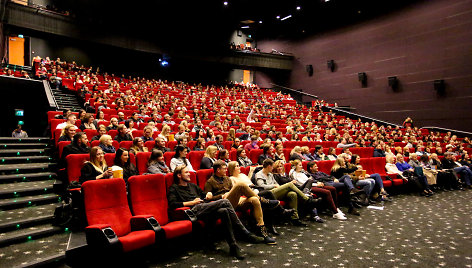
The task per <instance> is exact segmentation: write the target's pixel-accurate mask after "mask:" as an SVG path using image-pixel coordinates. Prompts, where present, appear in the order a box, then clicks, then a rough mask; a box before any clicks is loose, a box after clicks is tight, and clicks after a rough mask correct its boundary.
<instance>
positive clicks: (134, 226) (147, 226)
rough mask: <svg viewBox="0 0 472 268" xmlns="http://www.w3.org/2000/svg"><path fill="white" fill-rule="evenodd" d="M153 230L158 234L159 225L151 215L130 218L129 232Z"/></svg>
mask: <svg viewBox="0 0 472 268" xmlns="http://www.w3.org/2000/svg"><path fill="white" fill-rule="evenodd" d="M141 230H153V231H154V232H159V231H160V230H161V225H160V224H159V222H158V221H157V220H156V219H155V218H154V216H152V215H137V216H133V217H131V231H141Z"/></svg>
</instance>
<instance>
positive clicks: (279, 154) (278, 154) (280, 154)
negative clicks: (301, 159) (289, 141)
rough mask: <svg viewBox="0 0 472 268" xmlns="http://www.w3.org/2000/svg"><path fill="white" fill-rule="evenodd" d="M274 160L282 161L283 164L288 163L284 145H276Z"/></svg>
mask: <svg viewBox="0 0 472 268" xmlns="http://www.w3.org/2000/svg"><path fill="white" fill-rule="evenodd" d="M274 160H275V161H280V162H282V164H285V163H287V161H286V159H285V154H284V147H283V146H282V145H277V146H275V153H274Z"/></svg>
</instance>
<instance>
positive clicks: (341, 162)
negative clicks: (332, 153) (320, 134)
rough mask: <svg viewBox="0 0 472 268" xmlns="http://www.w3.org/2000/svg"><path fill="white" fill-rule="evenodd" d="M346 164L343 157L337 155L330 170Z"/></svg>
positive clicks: (335, 169)
mask: <svg viewBox="0 0 472 268" xmlns="http://www.w3.org/2000/svg"><path fill="white" fill-rule="evenodd" d="M345 165H346V161H344V158H342V157H338V158H336V161H334V164H333V167H331V171H337V170H338V169H339V168H341V167H344V166H345Z"/></svg>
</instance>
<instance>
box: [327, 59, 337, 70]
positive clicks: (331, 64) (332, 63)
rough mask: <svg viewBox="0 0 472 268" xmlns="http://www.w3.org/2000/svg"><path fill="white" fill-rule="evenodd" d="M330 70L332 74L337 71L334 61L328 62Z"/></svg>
mask: <svg viewBox="0 0 472 268" xmlns="http://www.w3.org/2000/svg"><path fill="white" fill-rule="evenodd" d="M328 69H330V70H331V72H334V70H335V69H336V64H335V63H334V60H328Z"/></svg>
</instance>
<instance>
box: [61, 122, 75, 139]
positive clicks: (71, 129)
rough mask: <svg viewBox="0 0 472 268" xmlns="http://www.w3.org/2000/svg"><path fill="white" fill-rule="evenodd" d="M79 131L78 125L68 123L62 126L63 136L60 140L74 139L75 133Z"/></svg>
mask: <svg viewBox="0 0 472 268" xmlns="http://www.w3.org/2000/svg"><path fill="white" fill-rule="evenodd" d="M76 131H77V127H76V126H74V125H66V126H65V127H64V128H62V132H61V136H60V137H59V139H58V142H61V141H72V139H73V138H74V135H75V133H76Z"/></svg>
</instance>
